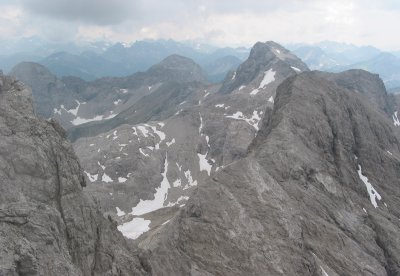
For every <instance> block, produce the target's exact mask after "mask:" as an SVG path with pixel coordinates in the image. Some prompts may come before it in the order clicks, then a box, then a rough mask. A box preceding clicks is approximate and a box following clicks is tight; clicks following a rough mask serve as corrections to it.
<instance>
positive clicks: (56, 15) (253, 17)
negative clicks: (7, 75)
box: [0, 0, 400, 50]
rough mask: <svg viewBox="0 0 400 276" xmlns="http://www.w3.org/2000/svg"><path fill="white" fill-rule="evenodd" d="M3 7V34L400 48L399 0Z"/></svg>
mask: <svg viewBox="0 0 400 276" xmlns="http://www.w3.org/2000/svg"><path fill="white" fill-rule="evenodd" d="M366 2H368V3H366ZM4 7H8V8H7V9H4ZM0 8H1V10H2V11H6V12H2V13H3V14H2V15H0V23H1V25H0V26H2V27H0V37H12V36H14V37H18V36H26V35H27V34H32V33H33V34H38V35H42V36H45V37H47V38H51V39H58V38H57V36H61V37H63V38H64V39H82V40H94V39H109V40H113V41H123V42H132V41H135V40H140V39H145V38H152V39H158V38H166V39H168V38H172V39H177V40H198V41H203V42H209V43H214V44H218V45H221V46H225V45H230V46H239V45H244V46H250V45H252V44H253V43H254V42H256V41H265V40H276V41H278V42H281V43H290V42H310V43H312V42H318V41H321V40H335V41H339V42H350V43H354V44H371V45H374V46H377V47H381V48H384V49H390V50H399V49H400V37H399V36H397V35H395V34H397V28H398V26H399V25H400V2H399V1H397V0H383V1H361V0H352V1H351V0H350V1H349V0H332V1H325V0H286V1H278V0H265V1H259V0H236V1H231V0H230V1H228V0H218V1H214V0H199V1H188V0H169V1H160V0H115V1H109V0H52V1H46V0H15V1H11V0H4V3H3V4H0ZM5 26H7V27H5Z"/></svg>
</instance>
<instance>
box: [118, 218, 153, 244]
mask: <svg viewBox="0 0 400 276" xmlns="http://www.w3.org/2000/svg"><path fill="white" fill-rule="evenodd" d="M150 223H151V221H150V220H145V219H144V218H134V219H133V220H131V221H129V222H125V223H124V224H121V225H119V226H118V230H119V231H120V232H121V233H122V235H124V236H125V237H127V238H128V239H132V240H135V239H137V238H139V237H140V235H142V234H143V233H145V232H147V231H149V230H150V227H149V225H150Z"/></svg>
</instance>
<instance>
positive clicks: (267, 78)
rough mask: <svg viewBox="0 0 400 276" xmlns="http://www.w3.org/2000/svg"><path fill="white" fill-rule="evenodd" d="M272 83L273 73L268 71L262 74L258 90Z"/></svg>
mask: <svg viewBox="0 0 400 276" xmlns="http://www.w3.org/2000/svg"><path fill="white" fill-rule="evenodd" d="M273 81H275V71H273V70H272V69H269V70H268V71H266V72H264V79H263V80H262V81H261V83H260V87H259V88H260V89H262V88H264V87H265V86H267V85H268V84H270V83H271V82H273Z"/></svg>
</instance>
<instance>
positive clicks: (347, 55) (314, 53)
mask: <svg viewBox="0 0 400 276" xmlns="http://www.w3.org/2000/svg"><path fill="white" fill-rule="evenodd" d="M288 48H289V49H290V50H292V51H293V53H295V54H296V55H297V56H298V57H300V58H301V59H302V60H303V61H304V62H305V63H306V64H307V65H308V66H309V67H310V69H312V70H322V71H328V72H342V71H345V70H349V69H363V70H367V71H370V72H372V73H376V74H379V75H380V77H381V78H382V79H383V81H384V83H385V85H386V87H387V88H389V89H390V88H394V87H399V86H400V53H399V52H396V53H388V52H384V51H381V50H380V49H377V48H375V47H371V46H360V47H359V46H355V45H352V44H344V43H338V42H331V41H326V42H321V43H317V44H312V45H307V44H293V45H288Z"/></svg>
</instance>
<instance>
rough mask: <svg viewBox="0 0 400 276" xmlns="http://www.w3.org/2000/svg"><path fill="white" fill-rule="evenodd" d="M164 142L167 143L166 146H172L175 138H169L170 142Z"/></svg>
mask: <svg viewBox="0 0 400 276" xmlns="http://www.w3.org/2000/svg"><path fill="white" fill-rule="evenodd" d="M166 144H167V147H170V146H172V145H173V144H175V138H173V139H172V140H171V142H166Z"/></svg>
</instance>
